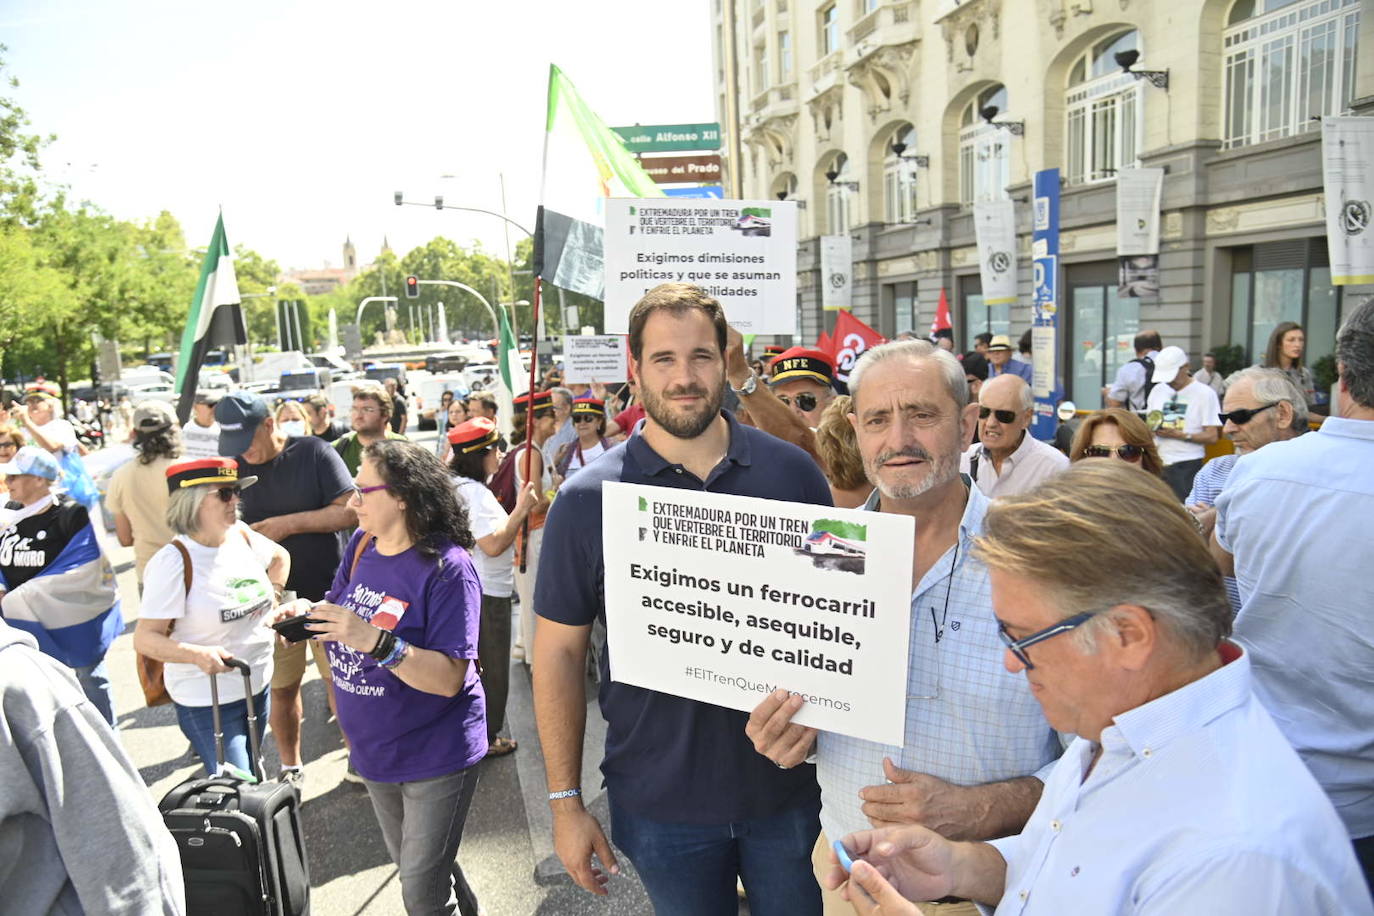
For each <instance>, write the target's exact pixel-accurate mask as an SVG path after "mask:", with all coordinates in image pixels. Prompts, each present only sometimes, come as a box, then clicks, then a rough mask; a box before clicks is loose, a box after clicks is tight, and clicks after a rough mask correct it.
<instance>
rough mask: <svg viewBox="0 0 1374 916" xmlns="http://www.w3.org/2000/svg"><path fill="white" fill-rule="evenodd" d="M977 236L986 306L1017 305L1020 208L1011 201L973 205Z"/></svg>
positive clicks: (974, 230) (985, 202) (993, 201)
mask: <svg viewBox="0 0 1374 916" xmlns="http://www.w3.org/2000/svg"><path fill="white" fill-rule="evenodd" d="M973 233H974V236H975V237H976V238H977V240H978V273H979V275H980V276H981V277H982V280H983V304H984V305H1008V304H1011V303H1014V302H1016V207H1015V205H1014V204H1012V202H1011V201H1009V200H986V201H982V202H980V203H976V204H974V205H973Z"/></svg>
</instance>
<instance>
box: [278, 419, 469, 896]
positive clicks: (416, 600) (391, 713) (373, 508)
mask: <svg viewBox="0 0 1374 916" xmlns="http://www.w3.org/2000/svg"><path fill="white" fill-rule="evenodd" d="M356 486H357V489H356V491H355V492H354V494H353V499H352V500H351V502H350V504H351V505H352V506H353V508H354V509H356V510H357V512H358V525H359V531H358V532H357V533H356V534H355V535H354V536H353V540H352V541H351V542H350V544H349V547H348V550H346V551H345V552H344V562H343V563H342V564H341V565H340V567H339V571H338V572H337V573H336V574H335V576H334V584H333V587H332V588H330V590H329V592H328V593H327V594H326V595H325V601H324V602H322V603H321V604H319V605H318V606H316V607H314V608H310V607H309V605H308V604H305V605H304V606H302V603H301V602H298V603H297V604H296V605H294V606H293V608H292V610H293V611H294V612H297V613H304V612H306V611H308V612H309V614H310V616H311V617H312V618H315V619H316V620H318V621H320V622H319V623H312V624H309V625H308V628H309V629H310V630H312V631H313V632H315V633H316V634H318V635H317V636H316V637H315V638H316V639H323V640H325V641H327V643H328V650H329V665H330V668H331V670H332V673H333V675H334V696H335V699H336V700H337V704H338V713H339V725H340V727H342V729H343V732H344V734H345V735H347V736H348V740H349V743H350V745H351V747H352V751H351V754H352V756H351V759H352V761H353V764H354V766H355V767H356V768H357V770H358V773H359V775H360V776H362V778H363V782H364V783H365V784H366V786H367V791H368V794H369V795H370V796H371V798H372V807H373V809H374V811H375V812H376V814H377V821H378V823H379V824H380V825H381V828H382V836H383V838H384V839H385V840H386V846H387V851H388V852H390V853H391V858H392V859H393V860H395V862H396V863H397V865H398V866H399V868H400V878H401V896H402V899H403V900H404V902H405V907H406V911H407V912H408V913H452V912H454V908H455V906H456V908H457V911H458V912H460V913H462V914H463V916H477V912H478V908H477V897H476V895H475V894H474V893H473V891H472V888H471V887H469V886H468V883H467V881H466V879H465V878H464V877H463V871H462V869H461V868H460V867H459V865H458V863H457V854H458V845H459V842H460V841H461V840H462V836H463V822H464V820H465V819H466V818H467V813H468V807H469V806H470V805H471V803H472V794H473V790H474V788H475V787H476V784H477V770H476V768H475V764H476V763H477V762H478V761H480V760H481V759H482V757H483V756H484V755H485V754H486V752H487V732H486V698H485V696H484V694H483V691H482V683H481V681H480V680H479V679H478V672H477V666H476V665H475V664H473V663H472V659H475V658H477V636H478V629H479V626H478V623H479V615H480V610H481V586H480V584H479V582H478V578H477V572H476V570H475V569H474V568H473V565H472V560H471V558H470V557H469V555H468V552H467V548H470V547H472V545H473V538H472V533H471V531H470V530H469V528H468V517H467V512H466V511H465V510H464V508H463V506H462V505H461V504H460V503H459V501H458V499H457V496H456V494H455V492H454V489H453V483H452V481H451V480H450V479H449V475H448V472H447V470H446V469H445V468H444V466H443V464H441V463H440V461H439V459H438V457H436V456H435V455H434V454H433V453H432V452H430V451H429V450H427V449H425V448H422V447H420V446H418V445H415V444H413V443H410V442H404V441H400V440H382V441H380V442H374V443H373V444H371V445H369V446H368V447H367V448H366V449H365V450H364V451H363V459H362V465H361V467H360V468H359V470H358V477H357V480H356Z"/></svg>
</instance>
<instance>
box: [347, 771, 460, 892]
mask: <svg viewBox="0 0 1374 916" xmlns="http://www.w3.org/2000/svg"><path fill="white" fill-rule="evenodd" d="M363 784H364V785H366V786H367V794H368V795H369V796H371V798H372V810H373V811H374V812H376V814H377V823H378V825H379V826H380V827H381V828H382V839H383V840H385V841H386V850H387V852H389V853H390V854H391V860H392V861H393V862H395V863H396V865H397V867H398V869H399V871H400V878H401V902H402V903H404V904H405V910H406V914H407V916H451V914H452V913H455V912H456V913H461V914H462V916H478V912H479V911H478V908H477V895H476V894H475V893H473V891H472V888H471V887H470V886H469V885H468V882H467V878H465V877H464V876H463V869H462V867H461V866H460V865H459V864H458V846H459V844H460V843H462V842H463V824H464V822H465V821H467V819H468V808H470V807H471V806H472V793H473V791H474V790H475V789H476V788H477V767H475V766H473V767H468V768H467V769H466V770H459V771H458V772H456V773H449V774H448V775H447V776H436V777H434V778H433V779H418V780H415V781H414V782H373V781H372V780H370V779H364V780H363Z"/></svg>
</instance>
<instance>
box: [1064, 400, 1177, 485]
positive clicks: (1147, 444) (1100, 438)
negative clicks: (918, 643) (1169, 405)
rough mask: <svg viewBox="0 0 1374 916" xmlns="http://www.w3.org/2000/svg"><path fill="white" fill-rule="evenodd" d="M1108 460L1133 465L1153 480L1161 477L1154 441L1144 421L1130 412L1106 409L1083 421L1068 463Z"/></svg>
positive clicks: (1161, 470)
mask: <svg viewBox="0 0 1374 916" xmlns="http://www.w3.org/2000/svg"><path fill="white" fill-rule="evenodd" d="M1084 458H1111V459H1113V460H1116V461H1124V462H1126V463H1127V464H1133V465H1135V466H1136V467H1138V468H1141V469H1142V470H1145V471H1148V472H1149V473H1151V474H1153V475H1155V476H1156V477H1163V476H1164V462H1162V461H1160V460H1159V449H1157V448H1156V447H1155V437H1154V436H1152V435H1151V434H1150V428H1149V427H1148V426H1146V425H1145V421H1144V420H1142V419H1140V417H1137V416H1136V415H1135V414H1134V413H1132V412H1131V411H1129V410H1122V409H1121V408H1120V407H1108V408H1107V409H1106V410H1099V411H1098V412H1097V413H1093V414H1089V415H1088V416H1086V417H1084V418H1083V423H1082V424H1081V425H1080V426H1079V427H1078V432H1076V433H1074V436H1073V444H1072V445H1070V446H1069V462H1070V463H1073V462H1075V461H1081V460H1083V459H1084Z"/></svg>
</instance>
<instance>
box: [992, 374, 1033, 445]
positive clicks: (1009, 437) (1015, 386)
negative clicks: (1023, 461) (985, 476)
mask: <svg viewBox="0 0 1374 916" xmlns="http://www.w3.org/2000/svg"><path fill="white" fill-rule="evenodd" d="M1034 407H1035V397H1034V395H1033V394H1031V389H1030V386H1029V385H1027V384H1026V382H1025V380H1024V379H1022V378H1021V377H1020V376H1016V375H999V376H997V377H995V378H991V379H988V380H987V381H986V382H984V383H983V387H982V388H981V389H980V390H979V392H978V438H979V440H980V441H981V442H982V443H983V445H984V446H986V447H987V449H988V451H989V452H992V453H993V454H994V455H1009V454H1011V453H1012V452H1013V451H1015V450H1016V447H1017V446H1019V445H1020V444H1021V437H1022V435H1023V434H1024V433H1025V431H1026V427H1028V426H1030V422H1031V411H1032V409H1033V408H1034Z"/></svg>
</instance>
